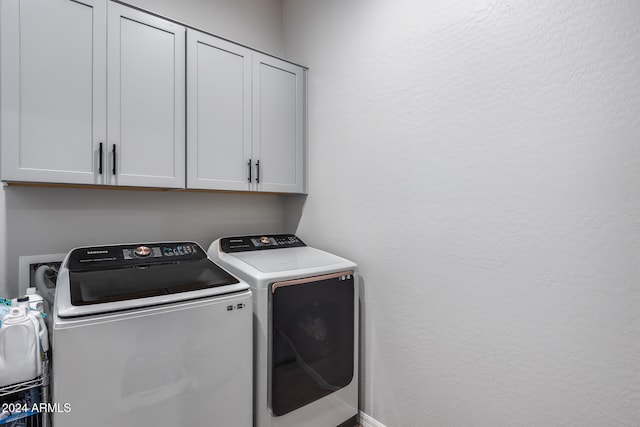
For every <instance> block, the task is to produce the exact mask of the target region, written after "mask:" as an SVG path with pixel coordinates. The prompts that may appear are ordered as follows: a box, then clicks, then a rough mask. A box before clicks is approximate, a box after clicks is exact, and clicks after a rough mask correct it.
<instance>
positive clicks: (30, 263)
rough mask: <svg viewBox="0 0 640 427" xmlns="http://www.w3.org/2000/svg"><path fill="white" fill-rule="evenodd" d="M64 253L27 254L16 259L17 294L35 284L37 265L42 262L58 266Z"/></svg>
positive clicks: (23, 292)
mask: <svg viewBox="0 0 640 427" xmlns="http://www.w3.org/2000/svg"><path fill="white" fill-rule="evenodd" d="M66 255H67V254H66V253H63V254H46V255H27V256H21V257H19V259H18V269H19V270H18V295H24V294H25V293H26V292H27V288H29V287H33V286H35V273H36V270H37V269H38V267H40V266H41V265H43V264H46V265H49V266H52V267H54V268H56V271H57V270H58V269H59V268H60V265H61V264H62V261H63V260H64V257H65V256H66Z"/></svg>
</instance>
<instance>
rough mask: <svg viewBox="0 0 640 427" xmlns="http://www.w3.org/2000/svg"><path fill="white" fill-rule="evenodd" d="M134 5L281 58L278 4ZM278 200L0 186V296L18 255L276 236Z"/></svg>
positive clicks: (143, 0) (12, 287)
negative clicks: (123, 244)
mask: <svg viewBox="0 0 640 427" xmlns="http://www.w3.org/2000/svg"><path fill="white" fill-rule="evenodd" d="M130 3H131V4H134V5H135V6H138V7H142V8H145V9H148V10H151V11H153V12H156V13H159V14H161V15H164V16H167V17H171V18H173V19H176V20H179V21H182V22H185V23H187V24H190V25H193V26H195V27H198V28H201V29H203V30H207V31H210V32H212V33H215V34H216V35H220V36H223V37H227V38H229V39H233V40H234V41H237V42H240V43H244V44H246V45H249V46H251V47H254V48H256V49H260V50H263V51H266V52H269V53H273V54H281V52H282V51H283V42H282V13H281V11H282V9H281V2H280V0H233V1H232V0H207V1H205V0H183V1H173V0H133V1H131V2H130ZM284 209H285V207H284V202H283V200H282V198H281V197H280V196H274V195H243V194H220V193H180V192H156V191H125V190H120V191H111V190H95V189H54V188H25V187H13V186H10V187H6V186H5V187H1V188H0V296H1V297H5V296H8V297H14V296H16V295H17V293H18V258H19V256H22V255H38V254H47V253H62V252H67V251H69V250H70V249H72V248H73V247H76V246H80V245H92V244H104V243H121V242H137V241H150V240H151V241H158V240H170V239H175V240H189V239H190V240H195V241H197V242H199V243H200V244H202V245H203V246H205V249H206V247H207V246H208V245H209V244H210V243H211V241H213V240H214V239H215V238H217V237H221V236H223V235H233V234H249V233H256V234H258V233H265V232H267V233H270V232H282V231H283V223H284V215H285V211H284Z"/></svg>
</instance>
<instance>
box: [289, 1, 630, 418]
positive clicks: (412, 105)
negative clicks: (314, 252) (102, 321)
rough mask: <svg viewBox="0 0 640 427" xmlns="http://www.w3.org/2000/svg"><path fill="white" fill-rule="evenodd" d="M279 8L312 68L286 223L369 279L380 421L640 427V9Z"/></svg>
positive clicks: (364, 395) (494, 4) (370, 348)
mask: <svg viewBox="0 0 640 427" xmlns="http://www.w3.org/2000/svg"><path fill="white" fill-rule="evenodd" d="M283 4H284V23H285V53H286V55H287V57H289V58H291V59H293V60H294V61H297V62H300V63H303V64H305V65H307V66H309V67H310V72H309V98H310V101H309V102H310V103H309V135H310V137H309V138H310V139H309V145H310V185H309V191H310V195H309V197H308V199H307V200H306V202H305V203H304V208H301V207H300V205H301V204H302V203H300V201H298V203H297V204H296V203H292V204H291V206H290V209H294V210H296V209H297V210H299V211H301V212H302V215H301V218H300V221H299V226H298V233H299V235H300V236H301V237H302V238H303V239H304V240H305V241H307V242H308V243H310V244H313V245H316V246H319V247H323V248H325V249H328V250H332V251H334V252H337V253H339V254H341V255H343V256H345V257H347V258H351V259H353V260H354V261H356V262H358V263H359V264H360V266H361V274H362V278H363V291H364V306H363V310H364V314H363V316H364V322H365V325H364V330H363V334H364V338H363V341H364V349H363V356H362V357H363V362H364V383H363V384H362V390H361V400H362V407H363V410H364V411H365V412H366V413H368V414H369V415H372V416H373V417H374V418H375V419H377V420H378V421H380V422H381V423H383V424H385V425H386V426H389V427H401V426H412V427H413V426H507V425H508V426H605V425H606V426H613V425H619V426H623V425H624V426H637V425H638V422H639V420H640V262H638V260H639V259H640V185H639V184H638V183H639V182H640V143H639V142H638V138H639V136H640V84H639V82H640V54H639V52H640V25H638V22H640V3H638V2H634V1H617V2H609V1H599V0H588V1H575V2H570V1H563V2H557V1H552V0H544V1H504V0H501V1H498V0H493V1H491V0H475V1H453V2H441V1H435V0H426V1H425V0H397V1H386V0H366V1H365V0H352V1H348V2H345V1H342V0H325V1H316V0H284V1H283ZM298 216H299V214H298V213H297V212H289V213H288V218H289V220H293V221H294V222H295V220H297V218H298Z"/></svg>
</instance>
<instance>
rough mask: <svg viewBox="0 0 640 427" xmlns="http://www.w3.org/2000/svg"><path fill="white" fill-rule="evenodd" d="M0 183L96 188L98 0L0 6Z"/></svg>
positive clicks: (100, 89)
mask: <svg viewBox="0 0 640 427" xmlns="http://www.w3.org/2000/svg"><path fill="white" fill-rule="evenodd" d="M0 20H1V21H0V75H1V80H0V85H1V86H0V92H1V93H2V97H1V101H0V117H1V122H0V129H1V130H0V132H1V133H0V140H1V145H2V155H1V157H2V180H4V181H31V182H54V183H56V182H57V183H73V184H100V183H102V177H103V175H100V173H99V169H100V165H99V162H100V154H99V151H100V150H99V147H100V144H101V143H102V144H104V143H105V142H106V140H105V138H106V127H105V114H106V112H105V110H106V64H105V61H106V40H105V38H106V10H105V2H104V0H76V1H72V0H12V1H2V2H0Z"/></svg>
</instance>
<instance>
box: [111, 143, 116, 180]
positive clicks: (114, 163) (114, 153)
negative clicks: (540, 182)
mask: <svg viewBox="0 0 640 427" xmlns="http://www.w3.org/2000/svg"><path fill="white" fill-rule="evenodd" d="M111 173H112V174H114V175H115V174H116V144H113V168H112V169H111Z"/></svg>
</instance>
